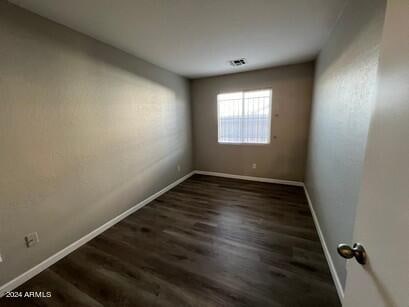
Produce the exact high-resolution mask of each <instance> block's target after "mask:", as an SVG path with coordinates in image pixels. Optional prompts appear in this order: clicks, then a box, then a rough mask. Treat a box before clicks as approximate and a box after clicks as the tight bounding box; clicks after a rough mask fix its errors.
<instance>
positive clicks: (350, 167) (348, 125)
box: [305, 0, 385, 285]
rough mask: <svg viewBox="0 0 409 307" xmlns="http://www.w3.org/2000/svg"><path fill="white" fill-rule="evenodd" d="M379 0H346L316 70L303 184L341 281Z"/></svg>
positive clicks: (375, 55) (371, 89)
mask: <svg viewBox="0 0 409 307" xmlns="http://www.w3.org/2000/svg"><path fill="white" fill-rule="evenodd" d="M384 12H385V0H358V1H349V2H348V5H347V6H346V7H345V10H344V12H343V15H342V16H341V18H340V20H339V21H338V24H337V25H336V27H335V29H334V30H333V32H332V34H331V37H330V39H329V41H328V42H327V44H326V45H325V46H324V48H323V49H322V51H321V53H320V55H319V57H318V60H317V68H316V73H315V76H316V79H315V89H314V101H313V107H312V114H311V131H310V141H309V147H308V148H309V151H308V159H307V171H306V180H305V184H306V187H307V189H308V192H309V195H310V197H311V200H312V203H313V206H314V209H315V213H316V214H317V217H318V220H319V223H320V226H321V230H322V232H323V234H324V237H325V241H326V244H327V246H328V248H329V252H330V254H331V256H332V260H333V262H334V265H335V268H336V270H337V273H338V276H339V278H340V281H341V283H342V285H344V284H345V277H346V265H345V260H344V259H343V258H341V257H339V256H338V254H337V249H336V248H337V245H338V244H339V243H342V242H345V243H348V244H350V243H352V233H353V228H354V220H355V209H356V205H357V202H358V195H359V189H360V186H361V177H362V168H363V161H364V156H365V146H366V141H367V136H368V130H369V120H370V115H371V110H372V107H373V103H374V100H375V94H376V78H377V68H378V60H379V45H380V41H381V36H382V27H383V20H384Z"/></svg>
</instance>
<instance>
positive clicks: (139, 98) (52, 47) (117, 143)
mask: <svg viewBox="0 0 409 307" xmlns="http://www.w3.org/2000/svg"><path fill="white" fill-rule="evenodd" d="M188 90H189V85H188V82H187V81H186V80H185V79H183V78H181V77H179V76H176V75H174V74H172V73H170V72H167V71H165V70H162V69H160V68H158V67H155V66H153V65H151V64H148V63H146V62H144V61H141V60H139V59H136V58H135V57H132V56H130V55H127V54H126V53H124V52H121V51H118V50H116V49H114V48H111V47H109V46H107V45H104V44H102V43H99V42H97V41H95V40H93V39H91V38H88V37H86V36H84V35H81V34H79V33H76V32H74V31H71V30H69V29H67V28H65V27H62V26H59V25H57V24H55V23H53V22H50V21H47V20H45V19H43V18H41V17H38V16H36V15H34V14H31V13H28V12H26V11H24V10H22V9H19V8H16V7H14V6H12V5H10V4H7V3H6V2H5V1H0V146H1V147H0V252H1V254H2V255H3V260H4V262H3V263H0V285H1V284H4V283H5V282H7V281H9V280H11V279H12V278H14V277H16V276H17V275H19V274H21V273H23V272H24V271H26V270H27V269H29V268H31V267H33V266H34V265H36V264H38V263H39V262H40V261H42V260H44V259H45V258H47V257H49V256H51V255H52V254H54V253H55V252H57V251H59V250H61V249H62V248H64V247H66V246H67V245H69V244H70V243H72V242H73V241H75V240H77V239H79V238H80V237H82V236H83V235H85V234H87V233H89V232H90V231H92V230H94V229H95V228H97V227H98V226H100V225H102V224H103V223H104V222H106V221H108V220H110V219H112V218H113V217H115V216H116V215H118V214H119V213H122V212H123V211H125V210H126V209H128V208H130V207H131V206H133V205H135V204H136V203H138V202H139V201H141V200H143V199H145V198H146V197H147V196H149V195H151V194H153V193H154V192H157V191H158V190H160V189H162V188H163V187H165V186H167V185H168V184H170V183H171V182H173V181H175V180H176V179H178V178H180V177H182V176H183V175H185V174H186V173H188V172H190V171H191V170H192V154H191V118H190V114H191V110H190V103H189V95H188ZM178 164H180V166H181V172H178V171H177V165H178ZM34 231H37V232H38V233H39V235H40V243H39V244H38V245H36V246H34V247H32V248H26V247H25V244H24V236H25V234H27V233H30V232H34Z"/></svg>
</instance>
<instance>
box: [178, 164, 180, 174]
mask: <svg viewBox="0 0 409 307" xmlns="http://www.w3.org/2000/svg"><path fill="white" fill-rule="evenodd" d="M177 169H178V172H179V173H180V164H178V167H177Z"/></svg>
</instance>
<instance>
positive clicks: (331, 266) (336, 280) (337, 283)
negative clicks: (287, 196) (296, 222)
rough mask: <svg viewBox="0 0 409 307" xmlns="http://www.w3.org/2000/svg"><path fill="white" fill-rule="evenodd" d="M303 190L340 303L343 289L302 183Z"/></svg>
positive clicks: (342, 298)
mask: <svg viewBox="0 0 409 307" xmlns="http://www.w3.org/2000/svg"><path fill="white" fill-rule="evenodd" d="M304 191H305V195H306V196H307V200H308V206H309V207H310V211H311V215H312V218H313V220H314V224H315V228H316V229H317V232H318V236H319V238H320V241H321V245H322V249H323V250H324V255H325V258H326V259H327V262H328V267H329V270H330V272H331V276H332V279H333V281H334V284H335V288H336V289H337V292H338V296H339V299H340V301H341V304H342V302H343V301H344V289H343V288H342V284H341V281H340V280H339V276H338V273H337V270H336V269H335V266H334V262H333V261H332V257H331V254H330V253H329V250H328V247H327V243H326V242H325V238H324V235H323V233H322V231H321V227H320V224H319V222H318V217H317V215H316V214H315V211H314V207H313V206H312V202H311V198H310V195H309V194H308V190H307V187H306V186H305V184H304Z"/></svg>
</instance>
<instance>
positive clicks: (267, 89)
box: [216, 88, 273, 146]
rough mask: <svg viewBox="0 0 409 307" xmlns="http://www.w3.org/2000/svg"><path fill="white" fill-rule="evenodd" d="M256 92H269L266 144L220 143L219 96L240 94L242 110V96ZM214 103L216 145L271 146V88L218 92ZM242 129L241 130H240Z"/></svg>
mask: <svg viewBox="0 0 409 307" xmlns="http://www.w3.org/2000/svg"><path fill="white" fill-rule="evenodd" d="M257 91H269V92H270V99H269V106H270V108H269V114H268V117H267V118H268V125H267V126H268V138H267V142H266V143H249V142H221V141H219V139H220V126H219V119H220V117H219V113H220V111H219V110H220V106H219V95H222V94H234V93H241V94H242V104H243V106H242V107H243V109H244V94H245V93H246V92H257ZM216 100H217V101H216V103H217V118H216V120H217V143H218V144H221V145H235V146H237V145H244V146H265V145H270V144H271V130H272V128H271V122H272V116H273V115H272V113H273V112H272V111H273V110H272V108H273V89H272V88H257V89H245V90H237V91H229V92H219V93H217V95H216ZM241 129H242V128H241Z"/></svg>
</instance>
